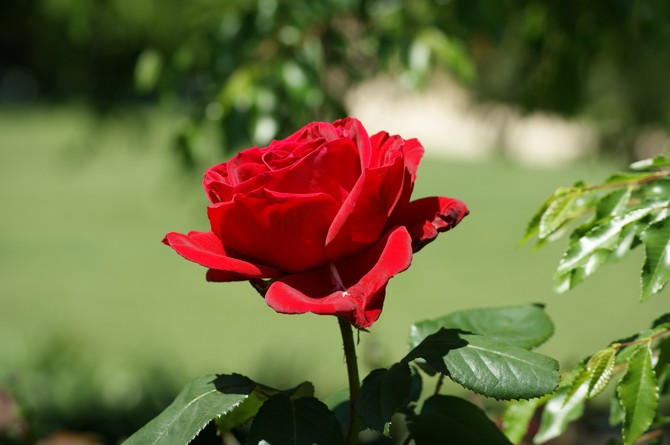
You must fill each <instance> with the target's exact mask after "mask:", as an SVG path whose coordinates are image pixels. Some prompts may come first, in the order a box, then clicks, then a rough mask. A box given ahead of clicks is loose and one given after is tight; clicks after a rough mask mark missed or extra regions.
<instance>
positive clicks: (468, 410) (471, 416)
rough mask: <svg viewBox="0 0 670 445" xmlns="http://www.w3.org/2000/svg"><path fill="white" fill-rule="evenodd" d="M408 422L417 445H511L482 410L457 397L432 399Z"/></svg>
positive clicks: (435, 397) (436, 397) (439, 396)
mask: <svg viewBox="0 0 670 445" xmlns="http://www.w3.org/2000/svg"><path fill="white" fill-rule="evenodd" d="M408 420H409V422H408V425H407V427H408V429H409V431H410V434H411V436H412V438H413V439H414V443H416V445H435V444H439V443H448V444H449V445H512V444H511V442H510V441H509V440H508V439H507V438H506V437H505V435H504V434H503V433H502V432H501V431H500V430H499V429H498V427H497V426H496V424H495V423H493V422H492V421H491V419H489V418H488V417H487V416H486V414H485V413H484V412H483V411H482V410H481V409H479V408H478V407H476V406H475V405H473V404H472V403H470V402H468V401H466V400H463V399H461V398H458V397H454V396H442V395H438V396H432V397H431V398H429V399H428V400H426V402H425V403H424V404H423V408H422V409H421V414H419V415H417V416H412V417H410V418H409V419H408Z"/></svg>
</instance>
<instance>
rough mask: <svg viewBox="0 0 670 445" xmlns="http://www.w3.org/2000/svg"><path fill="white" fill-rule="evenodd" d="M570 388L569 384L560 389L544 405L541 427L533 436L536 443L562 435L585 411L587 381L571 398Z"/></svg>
mask: <svg viewBox="0 0 670 445" xmlns="http://www.w3.org/2000/svg"><path fill="white" fill-rule="evenodd" d="M568 390H569V389H568V387H567V386H566V387H563V388H561V389H559V390H558V391H557V392H556V393H555V394H554V395H553V396H551V398H550V399H549V401H548V402H547V403H546V405H545V406H544V411H543V412H542V419H541V420H540V428H539V430H538V432H537V434H535V437H534V438H533V442H534V443H537V444H540V443H544V442H546V441H548V440H551V439H554V438H556V437H558V436H560V435H561V434H563V433H564V432H565V430H566V429H567V428H568V425H569V424H570V422H572V421H574V420H577V419H579V418H580V417H581V416H582V414H583V413H584V405H585V403H586V393H587V392H588V386H587V385H586V383H584V384H582V385H581V386H580V387H579V388H578V389H577V391H576V392H575V393H574V394H573V395H572V397H570V398H569V400H567V397H568ZM566 400H567V401H566Z"/></svg>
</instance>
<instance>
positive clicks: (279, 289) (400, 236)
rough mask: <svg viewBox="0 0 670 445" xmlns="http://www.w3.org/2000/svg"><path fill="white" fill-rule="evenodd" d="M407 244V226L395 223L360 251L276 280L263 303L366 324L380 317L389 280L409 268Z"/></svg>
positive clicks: (409, 241)
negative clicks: (369, 245)
mask: <svg viewBox="0 0 670 445" xmlns="http://www.w3.org/2000/svg"><path fill="white" fill-rule="evenodd" d="M411 244H412V239H411V237H410V236H409V234H408V233H407V230H406V229H405V228H404V227H398V228H396V229H395V230H393V231H391V232H389V233H388V234H387V235H386V236H385V237H384V238H382V239H381V240H380V241H379V242H378V243H377V244H376V245H374V246H373V247H372V248H370V249H368V250H366V251H365V252H362V253H361V254H359V255H356V256H353V257H350V258H346V259H344V260H342V261H339V262H335V263H333V264H332V265H323V266H321V267H319V268H317V269H315V270H311V271H309V272H306V273H302V274H294V275H288V276H285V277H282V278H279V279H278V280H276V281H275V282H274V283H272V285H271V286H270V288H269V289H268V291H267V294H266V295H265V301H266V303H267V304H268V305H269V306H270V307H271V308H273V309H274V310H276V311H277V312H281V313H285V314H302V313H306V312H312V313H315V314H321V315H341V316H344V317H346V318H347V319H349V321H351V323H353V324H354V325H355V326H358V327H360V328H367V327H369V326H371V325H372V324H373V323H374V322H375V321H376V320H377V318H379V315H380V313H381V310H382V306H383V303H384V297H385V293H386V285H387V284H388V281H389V280H390V279H391V278H392V277H393V276H394V275H396V274H398V273H400V272H402V271H404V270H405V269H407V268H408V267H409V265H410V263H411V260H412V248H411ZM331 267H334V268H335V270H336V271H337V274H338V276H337V277H334V276H333V271H332V269H331ZM338 282H339V283H338ZM340 283H341V284H342V285H344V287H345V288H346V290H345V291H343V290H342V289H341V287H340V286H339V285H340Z"/></svg>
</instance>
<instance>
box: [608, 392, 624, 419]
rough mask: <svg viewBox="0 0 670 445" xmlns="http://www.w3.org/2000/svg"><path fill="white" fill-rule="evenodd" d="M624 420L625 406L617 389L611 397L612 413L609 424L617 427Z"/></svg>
mask: <svg viewBox="0 0 670 445" xmlns="http://www.w3.org/2000/svg"><path fill="white" fill-rule="evenodd" d="M622 422H623V407H622V406H621V402H620V401H619V396H618V395H617V393H616V391H615V392H614V394H612V398H611V399H610V415H609V425H610V426H611V427H615V426H617V425H620V424H621V423H622Z"/></svg>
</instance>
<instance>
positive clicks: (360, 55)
mask: <svg viewBox="0 0 670 445" xmlns="http://www.w3.org/2000/svg"><path fill="white" fill-rule="evenodd" d="M0 50H1V54H2V56H0V57H2V59H0V76H2V75H3V74H4V78H7V77H9V76H8V75H7V73H8V72H11V71H12V70H13V69H15V68H16V67H19V68H21V69H25V70H28V72H29V73H30V75H32V76H33V77H34V78H35V79H36V83H37V85H39V88H40V92H41V97H42V98H53V99H63V98H70V97H72V96H75V97H82V98H85V99H88V100H90V101H92V102H93V103H94V104H96V105H98V106H99V108H101V109H105V108H107V107H109V106H111V105H115V104H118V103H127V102H128V101H138V100H144V101H146V100H160V101H162V102H164V103H165V102H167V103H177V104H179V105H180V106H183V105H186V107H187V108H188V109H189V113H190V116H191V120H190V121H189V123H186V124H185V125H184V127H183V128H182V129H180V136H179V138H178V144H177V145H178V147H179V152H180V153H181V155H182V156H183V159H184V161H185V162H187V163H197V162H198V161H199V157H201V154H199V152H198V150H197V147H196V146H197V140H198V138H199V136H200V135H201V133H202V129H203V128H204V127H205V126H206V127H214V128H216V129H217V132H218V134H219V136H220V138H221V146H222V147H225V149H226V150H236V149H239V148H243V147H245V146H247V145H248V144H263V143H265V142H267V141H269V140H270V139H271V138H273V137H275V136H283V135H286V134H287V133H289V132H290V131H291V130H292V129H294V128H298V127H299V126H300V125H302V124H303V123H304V122H306V121H308V120H313V119H333V118H336V117H340V116H342V115H343V114H344V113H345V111H344V104H343V98H344V94H345V92H346V91H347V90H348V89H349V88H350V87H351V86H352V85H354V84H356V83H357V82H360V81H361V80H365V79H369V78H371V77H373V76H375V75H376V74H378V73H381V72H383V73H390V74H392V75H394V76H399V77H400V78H401V79H402V81H403V82H404V83H406V84H407V85H409V86H414V87H416V86H420V85H421V83H422V81H423V80H424V79H425V78H426V76H427V75H428V74H429V73H430V72H431V71H432V70H434V69H447V70H449V71H450V72H451V73H452V74H453V75H455V77H456V78H457V79H459V80H460V81H462V82H463V83H464V84H466V85H467V86H468V87H469V88H470V89H471V90H472V91H473V92H474V93H475V95H476V96H477V97H478V98H480V99H483V100H499V101H504V102H508V103H511V104H514V105H518V106H519V107H520V108H522V109H523V110H527V111H531V110H547V111H552V112H557V113H560V114H563V115H567V116H574V115H588V116H591V117H595V118H596V119H597V120H598V121H599V122H600V123H601V124H602V125H601V126H602V128H603V130H604V132H605V134H606V135H607V134H609V135H611V136H614V137H615V139H614V140H622V141H624V143H625V144H628V143H629V142H630V141H631V140H632V137H634V135H635V134H636V132H637V131H638V130H639V129H640V128H643V127H644V126H648V125H655V126H661V127H664V128H668V127H669V126H670V83H668V82H667V81H666V78H667V74H666V72H667V71H668V68H670V3H668V2H667V1H665V0H593V1H588V2H584V1H579V0H545V1H539V0H495V1H493V0H486V1H479V2H472V1H468V0H412V1H409V0H404V1H403V0H322V1H318V2H313V1H309V0H284V1H279V0H226V1H216V0H192V1H190V2H179V1H177V0H162V1H159V0H144V1H142V2H136V1H132V0H3V2H1V4H0ZM0 82H1V81H0ZM4 83H5V84H7V82H4ZM2 88H3V87H2V83H0V97H2ZM4 88H5V90H7V86H6V85H5V87H4ZM622 136H623V138H622ZM628 145H629V144H628ZM610 148H611V146H610Z"/></svg>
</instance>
